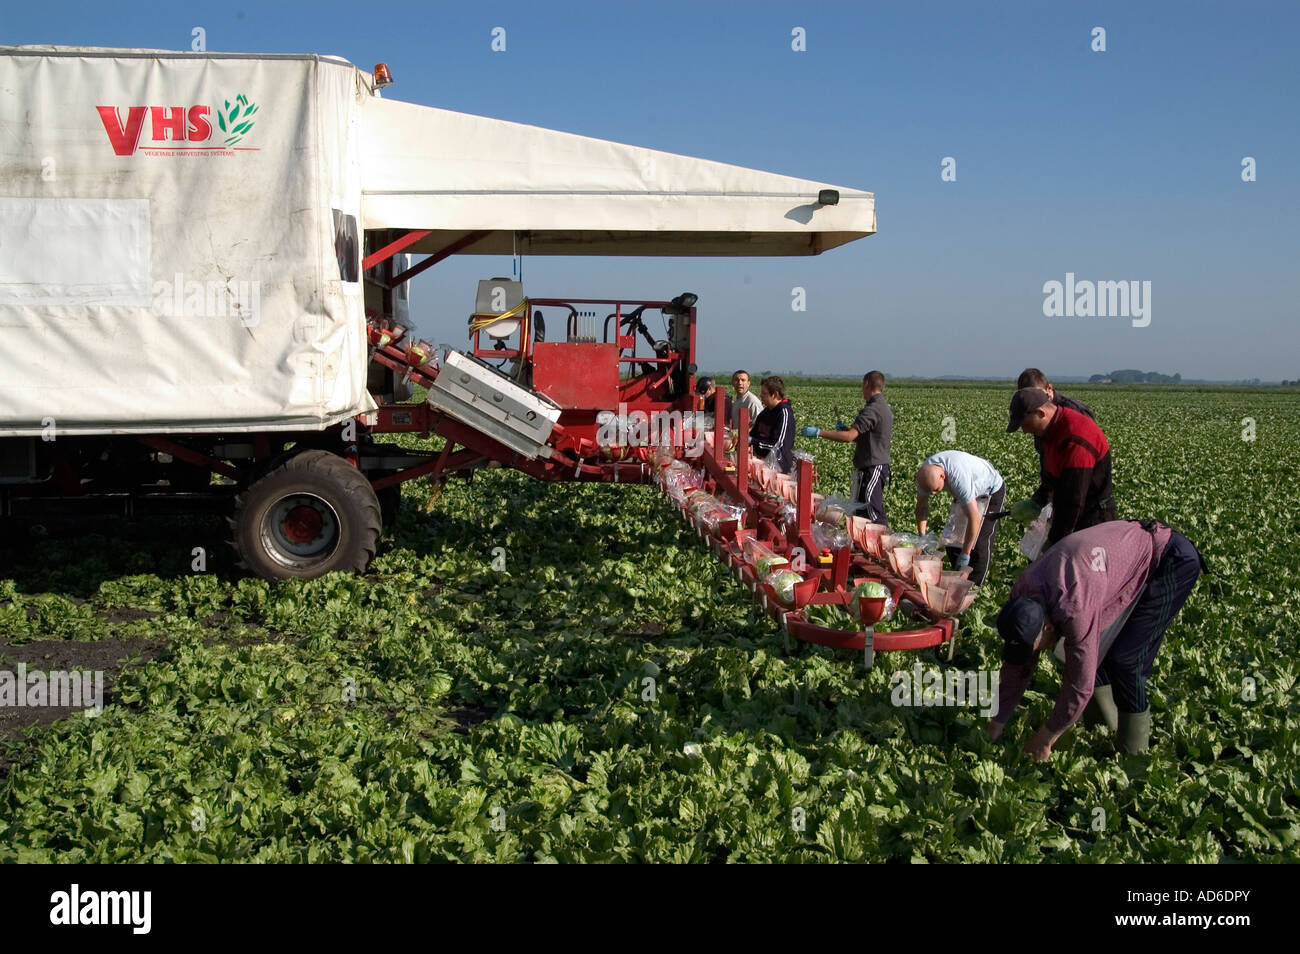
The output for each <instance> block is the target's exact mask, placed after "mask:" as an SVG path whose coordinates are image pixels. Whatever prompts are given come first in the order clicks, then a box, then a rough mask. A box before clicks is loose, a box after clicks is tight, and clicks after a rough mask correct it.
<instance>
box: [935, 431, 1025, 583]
mask: <svg viewBox="0 0 1300 954" xmlns="http://www.w3.org/2000/svg"><path fill="white" fill-rule="evenodd" d="M941 490H946V491H947V492H948V493H949V494H950V495H951V496H952V517H951V519H952V520H953V521H954V523H955V525H956V526H958V527H961V526H964V528H965V530H964V532H963V533H962V536H961V546H960V547H954V546H949V547H948V548H947V551H948V559H949V560H950V561H951V563H952V567H953V569H955V570H960V569H961V568H962V567H965V566H969V567H970V574H969V576H968V578H969V579H970V580H971V582H973V583H975V584H976V585H980V584H982V583H983V582H984V580H985V579H986V578H987V577H988V575H989V561H990V559H991V558H992V556H993V536H994V534H995V533H996V532H997V523H996V521H994V520H985V519H984V515H985V514H986V513H989V512H993V511H1000V510H1001V509H1002V501H1003V500H1004V499H1005V498H1006V493H1007V488H1006V483H1005V482H1004V481H1003V480H1002V475H1001V474H999V473H998V472H997V468H995V467H994V466H993V465H992V464H990V463H989V462H988V461H986V460H984V459H983V458H982V457H976V456H975V455H974V454H967V453H965V452H963V451H958V450H949V451H942V452H940V453H938V454H934V455H932V456H930V457H927V458H926V459H925V462H924V463H923V464H921V466H920V467H919V468H918V469H917V471H916V529H917V532H918V533H925V530H926V527H927V525H928V524H929V515H930V497H931V496H933V495H934V494H937V493H938V492H939V491H941Z"/></svg>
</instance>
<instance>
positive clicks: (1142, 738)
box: [1116, 709, 1151, 754]
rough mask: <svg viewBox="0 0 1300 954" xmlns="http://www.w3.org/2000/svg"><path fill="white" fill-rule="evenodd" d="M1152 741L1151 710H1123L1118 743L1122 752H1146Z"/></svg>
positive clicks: (1120, 717)
mask: <svg viewBox="0 0 1300 954" xmlns="http://www.w3.org/2000/svg"><path fill="white" fill-rule="evenodd" d="M1150 742H1151V710H1150V709H1146V710H1145V711H1143V712H1121V713H1120V714H1119V732H1118V738H1117V739H1116V743H1117V745H1118V746H1119V750H1120V751H1121V752H1128V753H1130V754H1131V753H1133V752H1145V751H1146V750H1147V746H1148V745H1149V744H1150Z"/></svg>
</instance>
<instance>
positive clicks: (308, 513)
mask: <svg viewBox="0 0 1300 954" xmlns="http://www.w3.org/2000/svg"><path fill="white" fill-rule="evenodd" d="M323 526H324V521H323V520H322V519H321V515H320V513H319V512H318V511H317V510H316V509H315V508H313V507H308V506H306V505H305V504H300V505H299V506H297V507H294V508H293V509H292V510H290V511H289V515H288V516H286V517H285V518H284V535H285V536H286V537H288V538H289V539H290V540H292V541H293V542H294V543H311V542H312V541H313V540H315V539H316V538H317V537H319V536H320V532H321V528H322V527H323Z"/></svg>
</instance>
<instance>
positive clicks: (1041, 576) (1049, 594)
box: [989, 520, 1205, 762]
mask: <svg viewBox="0 0 1300 954" xmlns="http://www.w3.org/2000/svg"><path fill="white" fill-rule="evenodd" d="M1204 570H1205V564H1204V562H1203V561H1202V560H1201V555H1200V553H1198V552H1197V550H1196V547H1195V546H1194V545H1193V544H1192V542H1191V541H1190V540H1188V539H1187V538H1186V537H1184V536H1183V535H1182V534H1181V533H1178V532H1176V531H1174V530H1171V529H1170V528H1169V527H1167V526H1165V525H1164V524H1162V523H1158V522H1156V521H1144V522H1142V523H1137V522H1134V521H1129V520H1115V521H1111V522H1109V523H1102V524H1098V525H1097V526H1095V527H1089V528H1088V529H1086V530H1079V531H1077V532H1076V533H1072V534H1071V535H1070V536H1068V537H1066V538H1065V539H1064V540H1062V541H1061V542H1060V543H1058V544H1057V545H1056V546H1054V547H1052V549H1050V550H1048V551H1047V552H1046V553H1044V554H1043V555H1042V556H1040V557H1039V558H1038V559H1037V560H1035V561H1034V562H1033V563H1031V564H1029V567H1028V568H1027V569H1026V570H1025V571H1024V572H1023V573H1021V574H1020V577H1019V579H1017V580H1016V582H1015V583H1014V584H1013V585H1012V587H1011V598H1010V599H1009V600H1008V601H1007V603H1006V605H1005V606H1003V607H1002V611H1001V612H1000V613H999V614H998V633H999V634H1000V635H1001V636H1002V639H1003V656H1002V659H1003V662H1002V672H1001V676H1000V677H999V690H998V691H999V696H998V710H997V714H996V715H994V716H993V718H992V720H991V721H990V722H989V734H990V735H991V736H992V737H993V738H995V739H996V738H999V737H1000V736H1001V735H1002V732H1003V729H1004V728H1005V727H1006V724H1007V720H1009V719H1010V718H1011V714H1012V713H1013V712H1014V711H1015V708H1016V706H1017V705H1018V704H1019V702H1020V699H1021V697H1022V696H1023V695H1024V693H1025V689H1026V687H1027V686H1028V685H1029V683H1030V681H1031V680H1032V679H1033V676H1034V670H1035V669H1036V668H1037V667H1038V655H1039V653H1040V652H1042V651H1044V650H1050V649H1051V648H1052V646H1053V645H1054V644H1055V643H1056V641H1057V640H1060V641H1061V642H1062V643H1063V647H1064V656H1065V674H1064V675H1063V676H1062V678H1061V691H1060V693H1059V694H1058V695H1057V697H1056V706H1055V707H1054V708H1053V709H1052V714H1051V715H1050V716H1048V718H1047V721H1046V722H1044V723H1043V725H1042V727H1041V728H1040V729H1039V730H1038V731H1037V732H1036V733H1035V734H1034V737H1033V738H1032V739H1030V740H1029V742H1028V743H1027V744H1026V745H1025V750H1026V751H1028V752H1029V754H1030V755H1032V756H1033V758H1034V760H1035V761H1039V762H1041V761H1043V760H1044V759H1046V758H1048V757H1050V756H1051V754H1052V746H1053V745H1055V744H1056V742H1057V740H1059V739H1060V738H1061V736H1062V735H1063V734H1064V733H1065V731H1066V730H1067V729H1069V727H1070V726H1072V725H1074V723H1075V722H1076V721H1077V720H1078V719H1079V717H1080V716H1082V715H1085V709H1088V710H1091V711H1090V712H1089V713H1087V714H1088V715H1090V716H1091V717H1092V718H1095V719H1096V720H1097V721H1104V722H1105V723H1106V724H1107V725H1108V726H1110V728H1111V729H1113V730H1116V731H1117V732H1118V745H1119V748H1120V749H1121V750H1123V751H1125V752H1142V751H1145V749H1146V748H1147V745H1148V744H1149V741H1150V736H1151V710H1150V703H1149V701H1148V699H1147V680H1148V679H1149V678H1150V676H1151V666H1152V663H1153V662H1154V661H1155V657H1156V652H1157V651H1158V650H1159V649H1160V643H1161V640H1162V639H1163V638H1164V634H1165V630H1166V629H1168V628H1169V624H1170V622H1171V621H1172V620H1173V618H1174V616H1175V615H1176V614H1177V613H1178V611H1179V610H1180V609H1182V606H1183V603H1184V602H1186V601H1187V597H1188V594H1190V593H1191V592H1192V587H1193V586H1194V585H1195V583H1196V579H1197V577H1198V576H1200V574H1201V573H1202V572H1203V571H1204Z"/></svg>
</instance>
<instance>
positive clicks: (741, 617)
mask: <svg viewBox="0 0 1300 954" xmlns="http://www.w3.org/2000/svg"><path fill="white" fill-rule="evenodd" d="M245 115H248V113H247V112H246V113H245ZM1066 391H1067V393H1071V394H1075V393H1076V392H1078V393H1077V396H1079V397H1080V398H1082V399H1083V400H1085V401H1087V402H1088V403H1090V404H1091V405H1092V406H1093V408H1094V410H1095V411H1096V413H1097V416H1098V419H1099V421H1100V422H1101V424H1102V425H1103V427H1104V428H1105V430H1106V432H1107V434H1108V435H1109V437H1110V439H1111V442H1112V446H1113V447H1114V449H1115V451H1114V454H1115V481H1116V497H1117V500H1118V503H1119V507H1120V510H1121V514H1122V515H1123V516H1126V517H1160V518H1162V519H1165V520H1167V521H1168V522H1169V523H1171V524H1173V525H1174V526H1176V527H1178V528H1179V529H1180V530H1182V531H1183V532H1184V533H1186V534H1187V535H1188V536H1189V537H1191V538H1192V539H1193V540H1194V541H1196V542H1197V543H1198V544H1200V545H1201V547H1202V549H1203V551H1204V553H1205V555H1206V558H1207V560H1208V561H1209V562H1210V564H1211V566H1212V567H1213V569H1214V571H1215V575H1214V576H1211V577H1206V578H1203V579H1202V580H1201V582H1200V583H1199V584H1198V586H1197V589H1196V591H1195V592H1194V594H1193V595H1192V598H1191V599H1190V600H1189V602H1188V604H1187V606H1186V608H1185V609H1184V610H1183V612H1182V614H1181V615H1180V616H1179V617H1178V618H1177V620H1176V621H1175V623H1174V625H1173V627H1172V628H1171V629H1170V631H1169V633H1168V634H1167V636H1166V639H1165V644H1164V646H1163V648H1162V649H1161V652H1160V655H1159V656H1158V657H1157V659H1156V664H1155V672H1154V675H1153V678H1152V683H1151V690H1152V699H1153V710H1154V726H1155V729H1154V733H1153V747H1152V750H1151V751H1150V753H1148V754H1145V755H1138V756H1121V755H1117V754H1116V753H1115V750H1114V744H1113V739H1112V738H1111V737H1110V736H1109V735H1108V734H1107V733H1106V732H1105V730H1103V729H1092V728H1084V727H1082V726H1076V727H1075V728H1073V729H1071V730H1070V732H1069V733H1068V734H1067V735H1066V736H1065V737H1064V738H1063V739H1062V740H1061V742H1060V743H1059V744H1058V746H1057V750H1056V753H1055V755H1054V757H1053V759H1052V760H1051V761H1050V762H1048V763H1046V764H1044V765H1034V764H1032V763H1031V762H1030V761H1029V760H1028V757H1027V756H1026V755H1025V754H1024V753H1023V752H1022V751H1021V746H1022V745H1023V744H1024V742H1025V741H1026V740H1027V739H1028V738H1029V736H1030V735H1031V734H1032V732H1033V730H1034V729H1035V728H1036V727H1037V726H1038V725H1039V724H1041V722H1042V721H1043V719H1044V718H1045V717H1046V715H1047V713H1048V712H1049V711H1050V708H1051V705H1052V702H1053V699H1054V697H1055V694H1056V691H1057V689H1058V688H1059V675H1058V673H1057V671H1055V670H1054V669H1053V668H1052V667H1051V666H1050V665H1049V664H1047V663H1044V664H1043V666H1042V667H1041V669H1040V672H1039V673H1038V675H1037V677H1036V679H1035V681H1034V683H1033V685H1032V686H1031V688H1030V691H1029V693H1028V694H1027V696H1026V700H1025V703H1024V705H1023V708H1022V711H1021V712H1020V713H1019V714H1018V716H1017V718H1016V719H1015V720H1013V721H1012V723H1011V725H1010V726H1009V727H1008V730H1007V738H1006V740H1005V741H1002V742H992V741H990V740H989V738H988V736H987V733H986V732H985V731H984V724H983V719H982V718H981V717H980V716H979V714H978V712H977V710H976V709H974V708H954V707H932V708H925V707H915V708H910V707H895V706H894V705H893V704H892V702H891V681H890V677H891V676H892V675H893V674H894V673H895V672H896V671H898V670H903V671H906V672H910V671H911V669H912V667H913V665H914V664H915V663H917V662H920V663H921V664H922V665H923V666H925V667H926V668H927V669H933V668H939V667H940V663H939V662H938V661H937V660H936V657H935V656H934V654H933V653H930V652H926V653H914V654H909V653H881V654H878V655H877V659H876V669H875V670H873V671H872V672H870V673H867V674H863V672H862V670H861V662H860V659H859V658H858V656H857V654H853V653H837V652H835V651H832V650H829V649H823V648H819V647H814V646H801V647H798V648H797V650H796V651H795V652H793V653H791V654H786V653H785V652H784V650H783V646H782V635H781V633H780V631H779V630H778V628H777V627H776V626H775V625H774V624H773V623H772V621H771V620H770V619H769V618H768V617H766V616H765V615H763V614H762V613H761V612H759V611H758V610H757V609H755V608H754V606H753V604H752V603H751V601H750V598H749V596H748V594H747V592H746V591H744V590H743V589H742V588H740V587H739V586H737V585H736V584H735V582H734V580H733V579H732V578H731V577H730V576H729V575H728V574H727V572H726V571H725V569H724V568H723V567H721V566H720V565H719V564H718V563H717V561H716V560H714V559H713V557H712V556H710V555H709V554H708V553H707V552H706V551H705V550H704V549H703V548H702V547H700V545H699V543H698V540H697V539H695V538H694V537H693V536H691V535H690V534H689V533H686V532H684V531H683V529H682V527H681V524H680V522H678V521H676V520H675V518H674V516H673V512H672V510H671V509H670V508H669V506H668V505H667V504H666V503H665V502H664V501H663V500H662V498H661V497H660V496H659V494H658V493H657V491H655V490H653V489H651V488H648V487H626V486H620V487H613V486H578V485H568V484H566V485H544V484H540V483H536V482H532V481H530V480H528V479H527V478H525V477H522V476H521V475H518V474H514V473H510V472H507V471H485V472H482V473H480V474H479V475H478V476H477V477H476V478H475V480H474V482H473V483H472V484H467V483H463V482H461V483H458V482H453V483H451V484H449V485H448V486H447V489H446V492H445V493H444V494H443V495H442V497H441V499H439V500H438V501H437V503H436V506H434V508H433V509H432V510H431V511H430V512H425V510H424V509H423V507H422V506H421V505H423V504H425V503H427V502H428V500H429V498H430V489H429V488H428V487H427V486H426V485H424V484H416V485H408V486H406V487H405V488H404V490H405V501H404V504H405V506H404V510H403V513H402V516H401V518H400V520H399V522H398V524H397V526H396V527H395V528H394V529H393V531H391V532H390V533H389V534H388V535H387V538H386V548H385V550H384V552H382V553H381V555H380V557H379V558H378V559H377V560H376V562H375V564H374V566H373V567H372V569H371V571H370V573H369V575H368V576H367V577H365V578H360V577H351V576H343V575H335V576H330V577H327V578H324V579H320V580H314V581H309V582H301V581H294V582H285V583H277V584H268V583H265V582H263V581H260V580H251V579H243V578H238V577H222V576H215V575H192V574H190V573H188V572H187V571H188V560H189V558H188V552H189V551H188V544H186V545H185V546H183V547H181V548H180V552H179V553H178V554H173V553H172V552H171V551H170V549H169V548H168V546H166V545H159V546H158V547H155V548H154V549H152V550H149V549H145V550H143V551H140V552H133V551H131V550H130V548H129V547H128V548H123V547H122V546H121V545H120V544H119V543H118V542H116V541H115V540H113V539H112V538H111V537H104V538H93V537H86V538H80V539H78V540H77V541H76V545H69V544H65V543H60V542H58V541H49V543H48V549H46V550H43V551H39V552H41V553H42V554H43V555H44V556H43V558H44V559H46V560H47V561H48V565H47V566H44V567H42V568H41V569H40V570H39V572H34V573H32V574H28V575H27V576H24V577H23V579H24V580H25V581H27V582H25V583H24V584H22V585H20V584H19V583H18V581H17V580H13V579H9V580H3V579H0V633H3V634H4V635H5V636H7V637H8V638H9V639H10V641H11V642H14V643H23V642H31V641H34V640H67V641H78V642H82V641H86V640H91V641H104V640H120V639H123V638H126V637H144V638H148V639H152V640H156V641H160V642H161V643H162V644H163V645H164V652H163V655H162V656H160V657H159V658H157V659H155V660H153V661H151V662H149V663H147V664H144V665H139V666H136V667H133V668H131V667H128V668H127V669H126V670H125V671H124V672H123V673H122V675H121V676H120V677H119V679H118V681H117V684H116V686H115V687H114V690H113V695H112V698H111V700H110V704H109V705H108V706H107V708H106V709H105V711H104V712H103V714H102V715H101V716H99V717H98V718H84V717H73V718H69V719H65V720H63V721H61V722H58V723H56V724H54V725H53V726H50V727H47V728H44V729H40V730H35V731H34V733H33V735H32V737H31V738H30V739H22V740H12V741H10V742H9V743H8V744H7V748H8V752H7V753H6V755H7V759H8V761H10V762H11V763H12V764H11V766H10V768H9V772H8V776H7V778H6V780H5V782H4V786H3V789H2V790H0V860H19V861H57V862H86V861H96V862H99V861H126V860H130V861H210V860H218V859H220V860H249V861H407V862H412V861H448V860H462V861H504V862H515V861H693V862H706V861H722V860H729V861H789V862H824V861H886V860H888V861H921V862H944V861H1044V860H1046V861H1087V862H1125V861H1143V860H1159V861H1181V862H1185V861H1193V862H1214V861H1219V860H1223V859H1232V860H1246V861H1259V860H1276V859H1294V858H1295V857H1296V853H1297V842H1298V840H1300V813H1298V811H1297V806H1298V800H1297V795H1296V793H1297V791H1300V734H1298V733H1297V727H1298V726H1300V712H1298V707H1300V703H1298V702H1297V692H1296V688H1297V679H1298V678H1300V663H1297V662H1296V660H1297V659H1298V658H1300V652H1298V651H1297V650H1298V649H1300V646H1298V645H1297V633H1298V632H1300V627H1298V625H1297V624H1300V597H1298V596H1297V593H1300V547H1297V545H1296V539H1297V531H1298V530H1300V517H1297V512H1298V511H1297V508H1296V505H1295V500H1294V481H1293V475H1294V471H1295V466H1296V459H1297V452H1298V451H1300V398H1297V396H1296V395H1295V394H1290V393H1286V392H1275V393H1250V392H1212V391H1167V390H1161V391H1160V392H1143V391H1136V390H1116V391H1087V390H1084V389H1080V388H1067V389H1066ZM792 396H793V399H794V404H795V411H796V415H797V416H798V418H799V419H800V420H803V419H806V420H832V419H833V418H832V417H831V413H832V412H831V407H832V404H834V403H838V404H840V405H841V406H842V407H844V408H846V409H847V408H850V407H856V402H857V401H859V400H860V392H859V391H858V384H857V383H856V382H853V381H846V382H843V383H842V384H840V383H836V384H834V385H814V384H799V385H797V386H796V387H794V388H792ZM886 396H887V398H888V399H889V401H890V402H891V404H893V406H894V409H895V412H896V423H895V431H894V435H895V436H894V453H893V471H894V477H893V480H892V482H891V484H890V486H889V487H888V488H887V491H886V505H887V508H888V510H889V512H890V514H891V516H892V518H893V521H894V524H895V526H897V527H903V528H906V527H907V525H908V522H909V520H910V512H911V505H912V501H913V497H912V482H911V475H912V472H913V470H914V468H915V467H916V466H917V465H918V464H919V463H920V462H921V460H922V459H923V458H924V457H925V456H927V455H928V454H930V453H932V452H934V451H936V450H940V449H943V448H944V447H945V446H955V447H958V448H960V449H964V450H968V451H971V452H973V453H976V454H979V455H981V456H984V457H987V458H989V459H991V460H992V461H993V462H994V463H995V464H996V465H997V466H998V468H999V469H1000V470H1001V471H1002V473H1003V474H1004V476H1006V478H1007V480H1008V482H1009V487H1008V493H1009V496H1010V498H1015V497H1023V496H1027V495H1028V493H1029V492H1030V491H1032V490H1033V487H1034V483H1035V480H1036V476H1037V471H1036V462H1035V459H1034V456H1033V451H1032V447H1031V446H1030V441H1029V438H1027V437H1025V436H1024V435H1021V434H1014V435H1009V434H1006V433H1005V430H1004V428H1005V420H1006V407H1007V401H1008V398H1009V392H1008V391H1006V390H1003V389H997V388H991V387H973V386H970V385H961V386H953V387H943V386H924V387H922V386H915V387H908V386H895V385H890V386H888V387H887V389H886ZM949 416H951V417H952V418H953V419H954V421H955V427H956V440H955V441H944V440H942V438H941V432H942V431H943V429H944V428H945V426H946V425H945V422H944V418H945V417H949ZM1246 417H1250V418H1252V419H1253V420H1254V421H1255V422H1256V430H1255V440H1253V441H1248V440H1243V439H1242V429H1241V428H1242V425H1241V423H1240V422H1241V421H1242V419H1243V418H1246ZM405 440H406V442H408V443H412V444H414V443H416V441H415V440H414V439H413V438H407V439H405ZM799 446H800V447H802V448H803V449H806V450H809V451H812V452H814V453H816V454H817V455H818V466H819V470H820V472H821V476H822V488H821V489H822V490H823V491H825V492H827V493H830V492H839V493H841V494H842V493H845V492H846V491H847V489H848V482H849V476H850V466H851V464H850V458H851V447H850V446H848V445H841V444H830V443H828V442H817V441H813V440H804V439H800V441H799ZM1016 543H1017V534H1016V532H1014V529H1013V528H1012V527H1010V526H1008V527H1004V528H1002V530H1001V531H1000V532H999V534H998V538H997V541H996V545H995V550H994V560H993V570H992V575H991V577H990V580H989V584H988V586H987V587H985V592H984V594H983V595H982V596H981V598H980V600H979V602H978V603H977V604H976V605H975V606H974V607H973V608H972V609H971V610H970V611H969V612H968V613H967V614H965V615H964V616H963V619H962V627H961V634H960V636H959V640H958V660H957V664H958V666H959V668H960V669H963V670H973V669H979V668H988V667H995V666H996V665H997V659H998V648H999V642H998V639H997V636H996V634H995V633H994V632H993V630H992V628H991V624H992V621H993V618H994V616H995V614H996V611H997V608H998V606H999V605H1000V603H1001V601H1002V600H1003V599H1005V597H1006V595H1007V590H1008V588H1009V586H1010V584H1011V582H1012V581H1013V579H1014V577H1015V574H1016V573H1017V572H1018V570H1019V569H1020V568H1021V567H1022V566H1023V564H1024V561H1023V559H1022V558H1021V557H1020V556H1019V555H1018V553H1017V551H1016ZM494 547H501V548H503V549H504V551H505V554H506V563H505V569H504V570H501V571H499V572H498V571H494V570H493V569H492V560H493V555H494V554H493V548H494ZM34 580H36V581H39V583H37V584H33V582H32V581H34ZM87 581H89V582H87ZM819 612H822V613H824V614H825V615H826V617H827V618H828V619H835V618H837V617H836V614H837V613H839V612H840V611H838V610H836V611H833V612H832V611H831V610H822V611H819ZM840 615H842V614H840ZM70 645H71V644H70ZM124 654H125V652H124ZM1247 680H1253V682H1247ZM1247 687H1253V692H1252V691H1248V688H1247Z"/></svg>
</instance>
